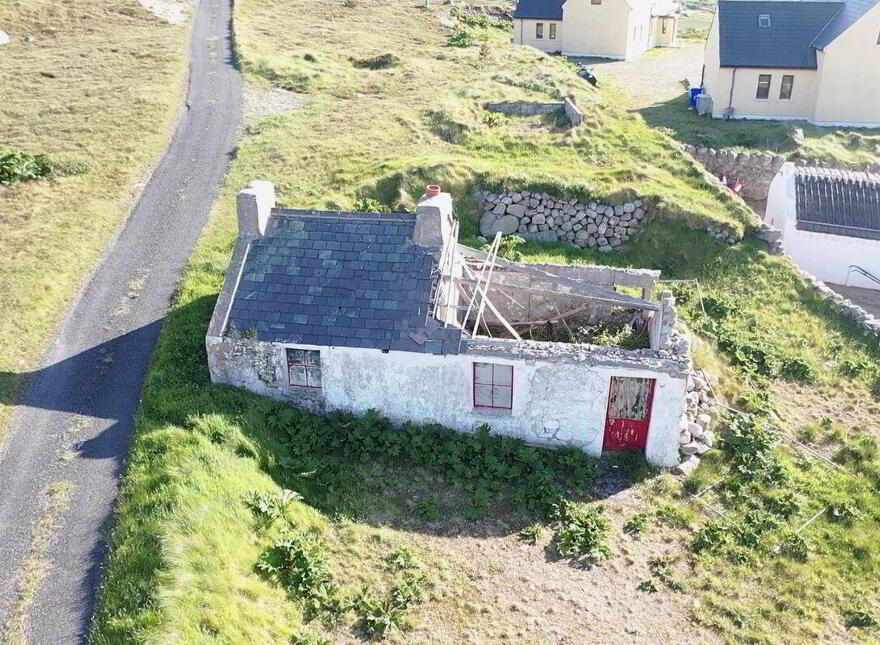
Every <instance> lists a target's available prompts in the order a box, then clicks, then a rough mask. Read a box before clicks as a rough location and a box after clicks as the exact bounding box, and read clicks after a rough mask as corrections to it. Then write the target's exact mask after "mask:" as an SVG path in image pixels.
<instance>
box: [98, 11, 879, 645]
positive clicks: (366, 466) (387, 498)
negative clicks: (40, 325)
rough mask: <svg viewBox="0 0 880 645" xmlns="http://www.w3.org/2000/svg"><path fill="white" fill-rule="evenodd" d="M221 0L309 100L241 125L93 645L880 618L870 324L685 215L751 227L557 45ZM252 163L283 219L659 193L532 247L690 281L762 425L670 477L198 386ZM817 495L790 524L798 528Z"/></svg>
mask: <svg viewBox="0 0 880 645" xmlns="http://www.w3.org/2000/svg"><path fill="white" fill-rule="evenodd" d="M236 11H237V14H236V28H237V42H238V45H239V47H240V48H241V59H242V62H243V65H244V68H245V69H246V70H247V71H248V72H249V79H250V81H251V82H252V83H255V84H258V85H267V84H269V83H272V84H276V85H283V86H286V87H289V88H292V89H297V90H298V91H302V92H305V93H307V104H306V107H305V108H303V109H302V110H300V111H298V112H294V113H289V114H277V115H274V116H267V117H265V118H264V119H263V120H261V121H259V122H257V123H255V124H253V125H251V126H250V127H249V129H248V131H247V133H246V134H245V136H244V138H243V140H242V141H241V145H240V147H239V150H238V154H237V156H236V158H235V160H234V161H233V163H232V166H231V168H230V171H229V175H228V177H227V181H226V187H225V190H224V193H223V196H222V197H221V199H220V200H219V201H218V204H217V208H216V212H215V216H214V218H213V220H212V223H211V225H210V227H209V229H208V231H207V232H206V234H205V235H204V237H203V239H202V241H201V243H200V245H199V247H198V249H197V250H196V252H195V254H194V256H193V258H192V260H191V263H190V267H189V269H188V271H187V274H186V277H185V279H184V281H183V283H182V285H181V288H180V291H179V294H178V298H177V301H176V303H175V306H174V309H173V311H172V313H171V315H170V316H169V318H168V320H167V322H166V325H165V327H164V330H163V335H162V339H161V342H160V346H159V349H158V351H157V354H156V356H155V358H154V364H153V366H152V368H151V371H150V375H149V377H148V382H147V386H146V391H145V395H144V401H143V406H142V410H141V414H140V417H139V419H138V429H137V437H136V440H135V445H134V448H133V453H132V457H131V462H130V465H129V469H128V473H127V476H126V480H125V484H124V489H123V493H122V498H121V501H120V507H119V518H118V523H117V527H116V529H115V532H114V535H113V538H112V544H113V550H112V553H111V556H110V559H109V563H108V569H107V572H106V575H105V580H104V587H103V591H102V596H101V600H100V606H99V610H98V613H97V615H96V618H95V622H94V625H93V631H92V641H93V642H94V643H101V644H104V643H130V642H151V643H160V642H161V643H165V642H192V643H216V642H226V643H238V642H285V641H288V640H289V641H290V642H293V643H312V644H316V643H322V642H334V643H350V642H361V641H363V640H366V639H368V638H370V637H371V636H373V637H375V636H376V634H377V632H378V631H381V630H382V629H383V627H385V628H387V634H386V636H387V638H389V640H391V642H399V643H454V642H462V641H465V640H468V639H470V640H472V641H474V642H501V641H503V640H509V641H513V642H520V643H543V642H547V641H548V640H552V639H553V638H554V636H553V634H554V633H556V634H565V635H566V636H567V637H569V638H571V639H572V640H573V641H574V642H588V641H590V640H594V641H597V642H606V643H633V642H636V643H647V642H657V640H664V641H670V642H672V641H673V640H675V641H685V642H699V643H711V642H722V641H723V642H729V643H742V642H756V643H784V642H831V643H848V642H869V641H870V639H871V638H873V637H875V636H876V631H874V630H875V629H876V622H877V617H878V612H880V606H878V603H877V598H878V592H880V588H878V579H880V578H878V573H880V571H878V560H877V554H876V548H875V545H876V544H877V542H878V540H880V530H878V526H880V524H878V522H880V510H878V509H880V496H878V481H880V479H878V476H880V475H878V473H880V457H878V449H877V442H876V439H875V437H876V435H877V434H878V432H877V431H878V428H877V424H876V418H877V416H876V415H877V413H878V411H880V407H878V404H877V402H876V401H875V400H874V399H873V398H872V393H871V390H872V388H874V389H875V390H877V389H878V387H877V384H876V383H877V379H878V378H880V353H878V350H877V345H876V340H869V339H867V338H865V337H864V336H863V335H862V333H861V332H860V331H859V330H858V329H857V328H856V327H855V326H854V325H852V324H851V323H850V322H848V321H847V320H845V319H843V318H841V317H839V316H837V315H836V314H834V313H833V311H832V310H831V308H830V307H828V306H827V305H826V304H824V303H823V302H821V301H820V300H818V299H817V298H816V297H815V296H814V295H813V294H812V293H811V292H810V291H809V290H808V289H807V288H806V287H805V285H804V284H803V282H802V280H801V279H800V278H799V277H798V276H797V274H796V273H795V272H794V270H793V268H792V267H791V265H790V263H789V262H788V261H787V260H785V259H783V258H778V257H772V256H769V255H768V254H767V253H766V247H765V246H764V245H763V244H762V243H758V242H756V241H752V240H749V241H746V242H743V243H741V244H738V245H736V246H733V247H729V246H726V245H722V244H719V243H716V242H715V241H714V240H713V239H712V238H710V237H709V236H708V235H706V234H705V233H702V232H699V231H696V230H694V229H693V228H691V226H692V225H694V224H698V225H706V224H707V223H715V224H719V223H723V224H725V225H728V226H731V227H734V228H737V229H738V230H740V231H742V230H744V229H745V228H746V226H747V225H748V223H749V222H750V221H751V219H750V218H751V217H752V216H751V215H750V213H749V212H748V211H747V210H746V209H745V208H744V206H743V205H742V204H741V203H739V202H738V201H735V200H734V199H733V198H730V197H729V196H728V195H726V194H723V193H721V192H719V191H718V190H717V189H715V188H714V187H713V186H711V185H710V184H707V183H706V182H705V181H704V180H703V179H702V175H701V174H700V173H698V172H696V170H695V168H694V166H693V165H692V164H691V162H690V161H688V160H687V159H686V158H684V156H683V155H682V154H680V153H679V152H677V151H676V149H675V147H674V145H673V144H672V142H671V141H670V140H669V139H668V138H666V137H665V135H663V134H661V133H659V132H656V131H653V130H651V129H650V128H648V127H647V126H646V125H645V124H644V123H643V121H642V120H641V119H640V118H639V117H637V116H632V115H630V114H627V113H625V112H623V111H621V110H620V109H619V108H616V107H615V102H614V101H612V100H609V97H608V96H606V95H605V94H604V93H603V92H597V91H595V90H593V89H591V88H589V87H588V86H585V85H584V84H583V83H581V82H580V81H579V80H578V79H577V78H576V77H575V76H574V75H573V73H572V72H571V70H570V69H568V68H567V67H566V66H565V65H563V64H561V63H560V62H559V61H558V60H555V59H552V58H550V57H547V56H544V55H543V54H539V53H537V52H534V51H530V50H527V49H523V48H517V47H514V46H511V45H508V44H506V43H505V40H506V38H507V32H506V31H505V30H503V29H499V28H496V27H494V26H492V25H491V24H489V25H488V26H482V24H481V23H482V21H481V20H474V19H471V20H470V21H469V22H470V23H471V24H464V23H463V21H458V22H457V23H456V21H455V19H454V17H453V16H452V15H450V13H449V8H448V6H442V7H431V8H430V9H423V8H420V7H415V6H412V5H411V4H408V3H405V2H402V1H401V2H397V1H394V2H378V1H375V2H374V1H364V0H353V1H347V2H344V3H334V4H330V5H327V4H324V5H321V6H315V5H314V4H313V3H306V2H305V1H304V0H292V1H291V2H289V3H286V4H285V5H283V6H278V4H277V3H270V2H267V1H266V0H242V1H241V2H239V3H237V7H236ZM461 32H464V33H466V34H469V36H468V35H465V36H462V35H460V33H461ZM482 37H485V38H486V39H487V40H486V42H485V44H483V43H482V42H481V40H480V39H481V38H482ZM450 39H453V40H454V42H457V43H460V44H466V43H468V41H469V40H472V41H473V42H472V44H470V45H468V46H465V47H458V46H451V45H449V41H450ZM386 55H390V56H386ZM377 56H381V57H382V58H376V57H377ZM388 63H390V66H389V65H388ZM568 93H571V94H573V95H575V96H576V97H577V99H578V102H579V104H580V105H581V106H582V108H583V109H584V111H585V113H586V115H587V123H586V125H585V126H584V127H582V128H580V129H578V130H577V131H575V132H573V133H572V132H571V131H569V130H567V129H565V128H564V127H562V126H561V125H560V124H559V123H557V122H555V121H554V120H553V119H546V118H537V117H536V118H522V119H519V118H514V119H500V120H499V119H497V118H495V117H490V116H488V115H487V114H486V113H485V112H484V111H483V110H482V109H481V106H482V104H483V103H484V102H486V101H489V100H502V99H505V98H519V97H523V98H531V99H535V100H548V99H551V98H557V97H558V96H560V95H561V94H568ZM254 178H265V179H270V180H272V181H274V182H275V183H276V185H277V186H278V190H279V193H280V194H279V198H280V201H282V202H283V203H284V204H285V205H289V206H295V207H310V206H312V207H351V206H352V205H353V204H354V203H355V202H356V200H358V199H359V198H362V197H369V198H371V199H377V200H379V201H381V202H383V203H384V204H385V205H388V206H397V205H398V204H402V205H403V206H408V205H412V204H413V201H414V199H415V198H416V196H417V195H418V194H419V192H420V191H421V189H422V188H423V186H424V184H425V183H427V182H429V181H431V182H437V183H441V184H442V185H444V186H445V187H447V188H448V189H450V190H452V191H453V193H454V195H455V198H456V207H457V210H458V215H459V218H460V219H461V221H462V231H463V236H464V237H465V238H466V239H467V240H468V241H474V236H475V231H476V228H475V218H474V213H473V212H472V209H473V204H472V203H471V202H470V198H469V195H470V192H471V190H472V189H473V188H474V186H475V185H478V184H479V185H486V184H489V185H501V184H504V185H507V186H517V187H523V188H525V187H527V186H543V187H545V188H546V189H547V190H548V191H554V192H556V191H561V192H562V193H566V194H569V193H577V194H590V195H595V196H597V197H600V196H601V197H607V196H609V195H614V194H617V193H624V192H626V193H629V192H630V191H632V192H635V193H638V194H641V195H646V196H648V197H649V198H651V199H652V200H653V201H654V202H655V203H656V204H657V213H658V214H657V217H655V218H654V219H653V220H652V222H651V223H650V225H648V226H647V227H646V228H645V230H644V232H643V233H642V234H641V235H640V236H639V238H638V239H637V240H636V241H634V242H633V243H632V244H631V245H630V246H629V248H627V249H626V251H625V252H624V253H621V254H608V255H601V256H600V255H599V254H592V253H589V252H585V251H580V250H577V249H571V248H568V247H563V246H561V245H558V246H549V247H540V246H537V245H527V246H526V247H525V250H524V253H525V254H526V256H527V258H528V259H531V260H534V261H548V260H549V261H556V262H599V261H601V262H613V263H616V264H620V265H630V266H643V267H654V268H660V269H662V270H663V272H664V276H665V277H667V278H675V279H698V280H699V281H700V291H699V293H701V294H702V296H703V301H702V302H703V304H702V305H701V304H700V300H699V298H698V292H697V290H696V288H695V287H694V286H688V285H687V284H684V283H677V284H676V285H675V291H676V293H677V295H678V296H679V298H680V300H681V302H682V315H683V317H684V319H685V320H686V321H687V323H688V324H689V325H690V326H691V327H692V328H693V329H694V330H695V333H696V334H697V336H696V339H697V359H698V363H699V364H700V365H701V366H703V367H705V368H706V369H708V370H710V371H711V373H712V374H713V376H714V378H715V380H716V381H717V389H718V390H719V392H720V393H722V394H723V395H724V396H725V397H726V398H727V400H728V401H729V402H730V403H732V404H734V405H736V406H738V407H740V408H742V409H746V410H751V411H754V412H756V413H757V419H758V421H757V422H752V421H742V420H739V421H737V420H731V422H730V423H731V424H732V426H733V430H732V431H731V432H730V433H729V434H728V438H726V439H725V440H724V441H723V442H722V444H721V449H720V450H718V451H716V452H715V453H714V455H713V456H712V457H711V458H710V459H708V460H707V461H706V464H705V465H704V466H703V467H701V469H700V470H699V471H698V472H697V473H696V475H695V476H694V477H693V478H692V479H691V480H689V481H687V482H681V481H678V480H676V479H675V478H672V477H671V476H670V475H663V474H660V473H657V472H654V471H653V470H652V469H650V468H648V467H646V466H645V464H644V462H643V460H641V459H640V458H638V459H632V458H624V459H603V460H601V461H600V462H594V461H592V460H588V459H586V458H584V457H582V456H578V455H576V454H573V453H566V452H559V453H551V452H547V451H540V450H532V449H528V448H524V447H522V446H520V445H518V444H516V443H515V442H510V441H505V440H501V439H498V438H492V437H476V438H473V439H463V438H456V437H454V436H451V435H448V434H445V433H444V432H443V431H442V430H441V429H436V428H427V429H421V430H419V429H412V428H410V429H408V430H407V434H403V435H391V434H390V433H389V432H388V430H387V428H386V426H385V424H384V423H383V422H382V420H380V419H376V418H366V419H357V418H350V417H345V416H339V417H333V418H331V419H328V420H326V421H322V420H319V419H315V418H313V417H311V416H309V415H307V414H304V413H302V412H297V411H291V410H285V409H283V408H279V407H278V406H275V405H273V404H271V403H269V402H267V401H265V400H264V399H262V398H261V397H257V396H254V395H251V394H248V393H245V392H240V391H235V390H232V389H230V388H226V387H217V386H212V385H210V383H209V380H208V375H207V368H206V357H205V352H204V346H203V338H204V334H205V331H206V328H207V324H208V320H209V317H210V314H211V310H212V307H213V304H214V301H215V298H216V294H217V292H218V291H219V289H220V285H221V283H222V280H223V272H224V271H225V269H226V264H227V262H228V258H229V253H230V250H231V248H232V243H233V239H234V236H235V234H236V231H235V217H234V196H235V193H236V192H237V190H239V189H240V187H241V186H243V185H244V184H245V183H247V181H249V180H251V179H254ZM826 417H828V418H826ZM768 420H769V421H771V422H772V425H773V426H775V427H778V428H779V429H780V430H772V429H765V428H764V425H763V424H764V423H765V422H766V421H768ZM780 431H781V432H784V433H785V434H786V435H792V436H796V437H798V438H799V440H801V441H805V442H809V443H810V445H812V446H813V447H814V448H815V449H816V450H818V451H821V452H822V453H823V454H825V455H828V456H831V457H834V458H835V459H836V460H838V461H840V462H841V463H842V464H843V465H844V466H845V467H846V469H847V472H846V473H843V472H837V471H836V470H833V469H831V468H830V467H827V465H826V464H825V462H823V461H821V460H820V459H817V458H815V457H813V456H811V455H810V453H805V452H804V451H803V450H802V449H801V448H799V447H797V445H796V444H794V443H792V442H790V441H788V440H786V439H785V438H784V437H783V435H781V434H779V432H780ZM722 478H723V482H722V483H721V484H717V485H716V486H715V487H714V488H713V489H712V490H711V491H710V492H709V493H706V494H705V497H702V496H701V497H700V498H699V499H698V498H696V496H695V493H697V492H700V491H702V490H703V489H705V488H706V487H707V486H710V485H712V484H715V483H716V482H717V481H718V480H719V479H722ZM524 483H525V484H527V485H523V484H524ZM285 490H294V491H297V493H299V494H300V495H302V499H298V498H297V496H296V495H292V494H290V493H285V492H284V491H285ZM700 500H706V501H708V502H709V503H710V504H711V505H712V506H713V507H714V508H715V509H724V512H725V519H724V520H723V521H721V520H717V519H713V518H714V513H713V512H712V511H709V510H707V509H705V508H704V507H703V505H702V503H701V501H700ZM823 508H827V509H828V510H827V511H826V514H823V516H822V517H820V519H818V520H817V521H815V522H814V523H813V524H812V525H811V526H810V527H809V528H808V529H806V530H805V531H804V532H803V534H802V535H803V537H804V540H803V541H801V540H800V539H798V538H794V537H792V536H791V534H792V533H793V531H794V530H795V529H797V528H798V527H799V526H800V525H801V524H803V522H805V521H806V520H807V519H809V518H810V517H811V516H812V515H815V513H816V512H817V511H819V510H821V509H823ZM777 545H781V546H780V548H779V549H776V548H775V547H776V546H777ZM594 564H598V566H589V565H594ZM322 638H323V639H327V640H320V639H322Z"/></svg>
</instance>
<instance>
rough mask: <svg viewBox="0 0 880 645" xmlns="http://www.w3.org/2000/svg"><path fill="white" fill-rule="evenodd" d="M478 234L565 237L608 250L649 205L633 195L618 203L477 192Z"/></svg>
mask: <svg viewBox="0 0 880 645" xmlns="http://www.w3.org/2000/svg"><path fill="white" fill-rule="evenodd" d="M474 197H475V198H476V199H477V200H478V201H479V204H480V210H481V212H482V216H481V217H480V235H482V236H483V237H485V238H491V237H494V235H495V233H498V232H500V233H502V234H503V235H512V234H516V235H520V236H522V237H524V238H526V239H536V240H539V241H543V242H555V241H557V240H568V241H569V242H572V243H573V244H575V245H577V246H579V247H581V248H596V249H598V250H599V251H603V252H610V251H613V250H614V249H615V248H617V247H619V246H620V245H622V244H623V243H624V242H626V241H627V240H629V239H631V238H632V237H633V236H634V235H635V234H636V233H637V232H638V230H639V228H640V227H641V225H642V222H643V221H644V220H645V219H646V217H648V211H647V204H646V203H645V202H644V201H643V200H641V199H636V200H633V201H631V202H624V203H622V204H613V205H609V204H600V203H598V202H582V201H579V200H577V199H564V198H560V197H553V196H551V195H548V194H547V193H539V192H531V191H528V190H523V191H515V192H506V193H492V192H489V191H477V192H476V193H475V194H474Z"/></svg>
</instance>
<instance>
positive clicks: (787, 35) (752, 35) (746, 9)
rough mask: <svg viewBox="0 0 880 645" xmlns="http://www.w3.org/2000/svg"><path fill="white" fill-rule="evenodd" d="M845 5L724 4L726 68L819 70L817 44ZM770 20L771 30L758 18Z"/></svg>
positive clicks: (740, 0) (733, 0)
mask: <svg viewBox="0 0 880 645" xmlns="http://www.w3.org/2000/svg"><path fill="white" fill-rule="evenodd" d="M842 6H843V3H840V2H806V1H802V0H798V1H795V2H787V1H780V0H769V1H766V0H764V1H760V2H753V1H751V0H721V1H720V2H719V3H718V21H719V22H718V26H719V47H720V56H721V66H722V67H783V68H806V69H815V68H816V67H817V63H816V50H815V48H814V47H813V41H814V40H815V39H816V37H817V36H818V35H819V34H820V33H821V32H822V30H823V29H824V28H825V26H826V25H828V23H829V22H831V20H832V19H833V18H834V16H835V15H836V14H837V12H838V11H839V10H840V8H841V7H842ZM760 15H768V16H770V27H768V28H763V27H760V26H759V25H758V16H760Z"/></svg>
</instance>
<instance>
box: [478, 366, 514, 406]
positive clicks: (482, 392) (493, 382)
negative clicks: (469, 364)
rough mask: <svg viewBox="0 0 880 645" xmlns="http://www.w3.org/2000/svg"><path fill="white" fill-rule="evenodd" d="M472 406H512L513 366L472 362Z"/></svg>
mask: <svg viewBox="0 0 880 645" xmlns="http://www.w3.org/2000/svg"><path fill="white" fill-rule="evenodd" d="M474 407H475V408H493V409H496V410H510V409H512V408H513V366H512V365H497V364H495V363H474Z"/></svg>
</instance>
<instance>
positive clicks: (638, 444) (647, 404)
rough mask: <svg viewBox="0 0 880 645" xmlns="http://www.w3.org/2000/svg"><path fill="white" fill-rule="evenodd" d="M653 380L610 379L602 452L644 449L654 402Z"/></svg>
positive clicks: (619, 377) (616, 377)
mask: <svg viewBox="0 0 880 645" xmlns="http://www.w3.org/2000/svg"><path fill="white" fill-rule="evenodd" d="M655 384H656V380H655V379H652V378H629V377H622V376H612V377H611V387H610V391H609V393H608V413H607V415H606V416H605V441H604V443H603V445H602V449H603V450H644V449H645V444H646V443H647V442H648V426H649V425H650V424H651V403H652V402H653V400H654V385H655Z"/></svg>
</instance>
